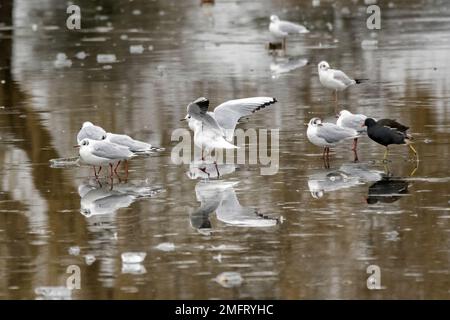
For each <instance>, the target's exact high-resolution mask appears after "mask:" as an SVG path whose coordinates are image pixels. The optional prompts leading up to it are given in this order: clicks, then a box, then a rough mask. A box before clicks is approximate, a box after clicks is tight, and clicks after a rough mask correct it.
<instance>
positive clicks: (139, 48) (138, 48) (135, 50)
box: [130, 44, 144, 54]
mask: <svg viewBox="0 0 450 320" xmlns="http://www.w3.org/2000/svg"><path fill="white" fill-rule="evenodd" d="M143 52H144V46H143V45H142V44H137V45H132V46H130V53H131V54H141V53H143Z"/></svg>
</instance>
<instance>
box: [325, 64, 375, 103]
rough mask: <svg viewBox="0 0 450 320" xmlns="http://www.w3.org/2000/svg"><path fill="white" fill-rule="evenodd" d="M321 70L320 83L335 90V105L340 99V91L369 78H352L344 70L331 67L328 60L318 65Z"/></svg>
mask: <svg viewBox="0 0 450 320" xmlns="http://www.w3.org/2000/svg"><path fill="white" fill-rule="evenodd" d="M317 68H318V71H319V80H320V83H321V84H322V85H323V86H324V87H325V88H328V89H332V90H334V92H335V105H337V101H338V91H343V90H345V89H347V88H348V87H350V86H352V85H355V84H359V83H361V82H363V81H364V80H367V79H351V78H350V77H349V76H347V75H346V74H345V73H344V72H343V71H341V70H336V69H330V65H329V64H328V62H326V61H322V62H320V63H319V64H318V66H317Z"/></svg>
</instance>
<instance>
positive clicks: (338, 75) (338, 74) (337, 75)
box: [333, 70, 355, 86]
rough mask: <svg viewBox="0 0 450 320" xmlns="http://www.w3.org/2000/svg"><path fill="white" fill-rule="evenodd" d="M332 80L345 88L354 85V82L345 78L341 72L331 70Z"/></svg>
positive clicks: (347, 77)
mask: <svg viewBox="0 0 450 320" xmlns="http://www.w3.org/2000/svg"><path fill="white" fill-rule="evenodd" d="M333 78H334V79H335V80H337V81H340V82H342V83H343V84H345V85H346V86H349V85H351V84H354V83H355V80H353V79H351V78H350V77H349V76H347V75H346V74H345V73H344V72H342V71H341V70H333Z"/></svg>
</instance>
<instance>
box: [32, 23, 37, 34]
mask: <svg viewBox="0 0 450 320" xmlns="http://www.w3.org/2000/svg"><path fill="white" fill-rule="evenodd" d="M31 30H33V31H34V32H36V31H37V30H38V25H37V24H36V23H33V25H31Z"/></svg>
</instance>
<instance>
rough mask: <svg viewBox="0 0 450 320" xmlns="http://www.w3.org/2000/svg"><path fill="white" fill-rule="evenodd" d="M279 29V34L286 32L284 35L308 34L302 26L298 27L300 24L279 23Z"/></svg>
mask: <svg viewBox="0 0 450 320" xmlns="http://www.w3.org/2000/svg"><path fill="white" fill-rule="evenodd" d="M278 26H279V29H280V31H281V32H286V33H308V32H309V31H308V29H306V28H305V27H304V26H302V25H300V24H296V23H292V22H289V21H280V22H279V24H278Z"/></svg>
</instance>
